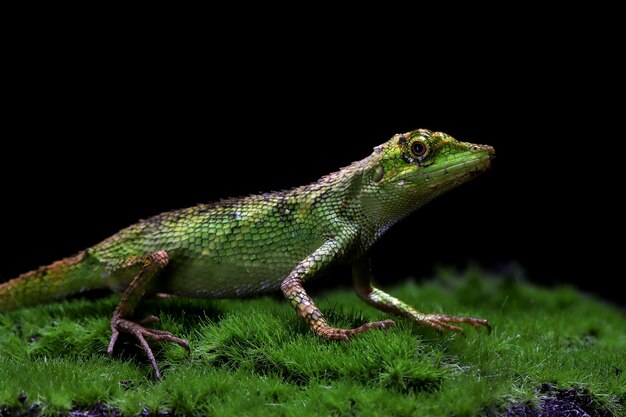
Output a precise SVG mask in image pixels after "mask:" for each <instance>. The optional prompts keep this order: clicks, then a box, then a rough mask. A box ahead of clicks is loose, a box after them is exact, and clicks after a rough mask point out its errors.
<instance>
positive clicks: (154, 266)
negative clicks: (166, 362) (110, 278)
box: [107, 251, 189, 379]
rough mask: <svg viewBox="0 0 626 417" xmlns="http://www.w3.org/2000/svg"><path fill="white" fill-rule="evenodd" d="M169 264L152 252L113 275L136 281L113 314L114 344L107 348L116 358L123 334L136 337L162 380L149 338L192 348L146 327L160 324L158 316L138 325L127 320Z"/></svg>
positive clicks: (160, 253) (164, 254) (161, 254)
mask: <svg viewBox="0 0 626 417" xmlns="http://www.w3.org/2000/svg"><path fill="white" fill-rule="evenodd" d="M168 262H169V257H168V255H167V252H166V251H155V252H149V253H147V254H146V255H143V256H138V257H133V258H130V259H128V260H126V261H124V262H123V263H122V264H121V265H120V266H119V267H118V268H117V270H116V271H115V272H114V274H131V275H133V276H134V277H133V279H132V281H131V282H130V284H129V285H128V287H126V289H125V290H124V292H123V293H122V296H121V298H120V302H119V304H118V305H117V307H116V308H115V311H114V312H113V317H112V318H111V333H112V334H111V341H110V343H109V347H108V348H107V353H108V354H109V355H111V354H113V349H114V348H115V344H116V342H117V339H118V337H119V334H120V332H124V333H128V334H131V335H133V336H134V337H135V338H136V339H137V340H138V341H139V343H140V344H141V347H142V348H143V349H144V351H145V352H146V355H147V356H148V359H149V361H150V364H151V365H152V369H154V374H155V376H156V377H157V379H161V373H160V372H159V367H158V365H157V362H156V359H155V358H154V354H153V353H152V349H151V348H150V345H149V344H148V342H147V341H146V338H148V339H151V340H155V341H166V342H171V343H176V344H177V345H179V346H182V347H183V348H185V349H186V350H189V345H188V344H187V341H186V340H184V339H180V338H178V337H176V336H174V335H173V334H171V333H169V332H165V331H162V330H153V329H147V328H145V327H143V324H150V323H154V322H156V321H158V318H156V317H155V316H148V317H146V318H145V319H143V320H141V321H139V322H134V321H132V320H129V319H128V317H129V316H131V315H132V314H133V311H134V310H135V307H136V306H137V304H139V301H140V300H141V298H142V297H143V296H144V295H145V293H146V290H147V289H148V288H149V286H150V283H151V281H152V279H153V278H154V277H155V276H156V275H157V274H158V273H159V272H160V271H161V270H162V269H163V268H165V267H166V266H167V264H168Z"/></svg>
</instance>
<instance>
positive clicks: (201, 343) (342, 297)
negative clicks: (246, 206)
mask: <svg viewBox="0 0 626 417" xmlns="http://www.w3.org/2000/svg"><path fill="white" fill-rule="evenodd" d="M514 275H515V274H508V275H505V276H489V274H487V273H485V272H482V271H480V270H478V269H470V270H468V271H467V272H466V273H464V274H462V275H457V274H454V273H452V272H450V271H441V272H440V274H439V276H438V277H437V278H436V279H434V280H430V281H422V282H420V283H415V282H412V281H408V282H406V283H404V284H402V285H399V286H395V287H392V288H387V290H389V292H390V293H392V294H393V295H395V296H397V297H399V298H401V299H402V300H404V301H406V302H408V303H409V304H412V305H414V306H415V307H416V308H418V309H420V310H422V311H428V312H441V313H448V314H456V315H468V316H474V317H481V318H488V319H489V320H490V321H491V322H492V324H493V325H494V329H493V332H492V333H491V334H487V332H486V331H484V330H481V331H475V330H474V329H467V332H466V337H463V336H460V335H456V334H451V333H445V334H438V333H437V332H435V331H432V330H430V329H425V328H420V327H418V326H414V325H412V324H411V323H410V322H408V321H407V320H403V319H398V320H396V323H397V326H396V327H394V328H391V329H389V330H388V331H387V332H383V331H370V332H367V333H365V334H362V335H359V336H358V337H355V338H353V339H352V340H351V342H349V343H342V342H328V341H324V340H320V339H318V338H316V337H315V336H314V335H313V334H312V333H311V332H310V331H308V329H307V328H306V327H305V325H304V323H303V322H302V321H301V320H300V319H299V318H298V317H297V316H296V314H295V313H294V312H293V310H292V308H291V306H290V305H289V304H288V303H286V302H284V301H283V300H280V299H279V298H277V297H263V298H259V299H248V300H209V301H201V300H192V301H190V300H182V299H173V300H151V301H146V302H145V303H143V304H142V306H141V309H140V311H138V312H137V314H138V315H142V314H145V315H148V314H153V313H154V314H157V315H159V316H160V317H161V323H160V324H159V325H158V327H159V328H162V329H165V330H169V331H171V332H173V333H174V334H176V335H179V336H183V337H185V338H187V340H188V341H189V343H190V345H191V354H190V355H188V354H186V353H185V352H184V351H183V349H181V348H180V347H178V346H175V345H169V344H161V345H159V344H153V346H154V347H155V354H156V356H157V360H158V361H159V364H160V366H161V370H162V373H163V376H164V378H163V381H161V382H156V381H154V380H153V376H152V372H151V368H150V366H149V364H148V363H147V361H146V358H145V355H144V354H143V352H142V351H141V350H139V349H138V348H137V347H136V346H135V343H134V342H133V341H132V340H130V339H124V343H122V344H120V345H119V347H120V348H121V349H119V351H118V352H117V354H116V355H114V357H112V358H109V357H108V356H107V355H106V353H105V349H106V347H107V344H108V338H109V332H110V330H109V318H110V314H111V312H112V311H113V309H114V307H115V304H116V301H117V297H115V296H111V297H108V298H105V299H102V300H98V301H86V300H73V301H70V302H63V303H56V304H52V305H48V306H41V307H37V308H31V309H25V310H21V311H16V312H13V313H9V314H2V315H0V329H1V332H0V409H1V408H4V409H5V413H7V411H6V410H13V411H18V410H24V409H27V408H28V407H32V406H33V404H38V408H37V410H38V412H40V413H43V414H47V415H54V414H58V413H63V412H67V411H68V410H70V409H72V408H73V407H79V408H89V407H91V406H93V405H94V404H97V403H100V404H106V405H107V406H110V407H112V408H114V409H117V410H118V411H119V412H121V413H122V414H123V415H125V416H132V415H136V414H137V413H141V412H142V410H147V411H148V412H150V413H154V414H157V413H158V412H161V411H170V412H174V413H176V414H178V415H206V416H231V415H238V416H246V415H253V416H259V415H284V416H293V415H298V416H309V415H310V416H357V415H364V416H365V415H381V416H408V415H416V416H494V415H499V414H501V413H503V412H504V410H506V409H508V408H510V407H511V405H512V404H517V405H518V406H519V404H524V403H531V404H532V403H537V402H538V401H539V397H540V390H541V388H540V387H542V386H545V384H550V385H551V386H555V387H557V388H560V389H570V388H574V389H576V390H578V391H584V392H585V393H588V395H590V396H591V398H593V400H594V401H596V402H597V405H598V407H601V408H604V410H607V411H608V412H610V413H612V414H613V415H615V416H625V415H626V373H625V372H624V371H626V353H625V352H626V317H625V316H624V314H623V311H620V309H619V308H616V307H612V306H609V305H606V304H603V303H602V302H600V301H598V300H595V299H593V298H591V297H588V296H585V295H583V294H581V293H579V292H577V291H576V290H574V289H572V288H558V289H545V288H539V287H536V286H532V285H530V284H528V283H525V282H523V281H522V280H519V279H517V278H515V277H514ZM314 296H315V300H316V301H317V304H318V306H319V307H320V308H321V309H322V311H324V312H326V314H327V318H328V321H329V322H330V323H332V324H333V325H336V326H342V327H351V326H357V325H360V324H362V323H363V322H364V321H366V320H378V319H382V318H388V316H386V315H385V314H384V313H380V312H378V311H377V310H375V309H373V308H371V307H369V306H367V305H365V304H364V303H363V302H361V301H360V300H359V299H358V298H357V296H356V295H355V294H354V292H352V291H349V290H347V289H346V290H333V291H328V292H321V293H318V294H314ZM21 394H22V397H21V401H20V398H19V397H20V395H21ZM24 396H26V398H25V401H24ZM22 401H24V403H22ZM144 412H145V411H144ZM609 415H610V414H609Z"/></svg>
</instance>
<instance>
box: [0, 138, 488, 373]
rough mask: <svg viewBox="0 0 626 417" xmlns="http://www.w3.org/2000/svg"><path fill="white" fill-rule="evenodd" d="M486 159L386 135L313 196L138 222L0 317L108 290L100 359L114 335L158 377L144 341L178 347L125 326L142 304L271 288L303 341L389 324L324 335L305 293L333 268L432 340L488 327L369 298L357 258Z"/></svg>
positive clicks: (266, 198)
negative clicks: (349, 274)
mask: <svg viewBox="0 0 626 417" xmlns="http://www.w3.org/2000/svg"><path fill="white" fill-rule="evenodd" d="M494 155H495V153H494V150H493V148H492V147H490V146H485V145H473V144H470V143H465V142H458V141H456V140H455V139H453V138H452V137H450V136H448V135H446V134H444V133H439V132H436V133H433V132H431V131H428V130H423V129H420V130H415V131H412V132H408V133H406V134H399V135H395V136H394V137H393V138H391V139H390V140H389V141H387V142H386V143H384V144H382V145H380V146H378V147H376V148H374V152H373V153H372V154H371V155H370V156H368V157H367V158H365V159H363V160H360V161H357V162H355V163H353V164H352V165H350V166H348V167H345V168H343V169H341V170H340V171H337V172H335V173H332V174H329V175H327V176H325V177H322V178H321V179H320V180H318V181H317V182H315V183H313V184H310V185H306V186H302V187H298V188H294V189H292V190H289V191H283V192H275V193H268V194H260V195H254V196H249V197H245V198H236V199H229V200H224V201H221V202H218V203H213V204H203V205H198V206H195V207H191V208H187V209H183V210H178V211H172V212H168V213H163V214H160V215H157V216H155V217H152V218H150V219H148V220H142V221H140V222H139V223H137V224H135V225H133V226H130V227H128V228H126V229H123V230H122V231H120V232H119V233H117V234H115V235H113V236H112V237H110V238H108V239H106V240H105V241H103V242H101V243H99V244H97V245H95V246H93V247H91V248H89V249H87V250H86V251H85V252H83V253H81V254H79V255H77V256H76V257H74V258H68V259H66V260H63V261H59V262H57V263H55V264H52V265H50V266H48V267H42V268H40V269H39V270H37V271H33V272H29V273H27V274H24V275H22V276H20V277H18V278H16V279H14V280H12V281H9V282H7V283H5V284H2V285H0V311H8V310H12V309H15V308H18V307H21V306H27V305H33V304H37V303H41V302H46V301H53V300H56V299H59V298H62V297H65V296H66V295H68V294H71V293H75V292H80V291H83V290H85V289H90V288H106V287H108V288H110V289H112V290H113V291H115V292H118V293H122V298H121V300H120V304H119V305H118V307H117V309H116V310H115V313H114V315H113V319H112V321H111V327H112V332H113V337H112V339H111V343H110V346H109V352H112V351H113V348H114V346H115V342H116V340H117V335H118V334H119V332H127V333H131V334H133V335H134V336H135V337H136V338H137V339H138V340H139V341H140V342H141V344H142V346H143V347H144V349H145V350H146V352H147V353H148V356H149V357H150V360H151V362H152V365H153V367H154V370H155V373H156V375H157V376H159V372H158V368H157V366H156V361H155V360H154V358H153V355H152V352H151V351H150V348H149V346H148V344H147V343H146V342H145V340H144V336H145V337H149V338H152V339H155V340H167V341H171V342H174V343H178V344H180V345H181V346H184V347H187V345H186V342H185V341H184V340H182V339H178V338H176V337H174V336H173V335H170V334H169V333H166V332H162V331H158V330H148V329H146V328H144V327H143V326H141V325H140V324H137V323H135V322H132V321H130V320H129V318H130V316H131V315H132V312H133V310H134V308H135V306H136V305H137V303H138V302H139V301H140V300H141V298H142V297H143V296H144V294H146V293H166V294H172V295H179V296H188V297H204V298H221V297H239V296H249V295H256V294H262V293H265V292H268V291H272V290H277V289H279V288H280V289H281V290H282V292H283V293H284V295H285V297H286V298H287V299H288V300H289V301H290V302H291V304H292V305H293V306H294V307H295V309H296V311H297V312H298V314H299V315H300V316H301V317H303V318H304V319H305V320H306V321H307V323H308V324H309V326H310V327H311V329H312V330H313V331H314V332H315V333H316V334H318V335H320V336H322V337H325V338H328V339H347V338H348V337H349V336H351V335H353V334H356V333H360V332H362V331H365V330H367V329H370V328H375V327H378V328H381V327H386V326H389V325H391V324H393V322H392V321H391V320H383V321H380V322H374V323H367V324H365V325H363V326H361V327H359V328H357V329H336V328H333V327H330V326H329V325H328V323H327V322H326V320H325V319H324V317H323V314H322V313H321V312H320V310H319V309H318V308H317V307H316V306H315V304H314V303H313V301H312V300H311V298H310V297H309V296H308V295H307V294H306V291H305V290H304V288H303V284H304V283H305V282H306V281H308V280H310V279H312V278H315V277H317V276H319V275H320V274H321V273H322V272H323V271H325V270H326V269H328V268H329V267H331V266H333V265H336V264H338V263H341V262H353V263H354V264H355V268H354V278H355V284H356V288H357V290H358V292H359V295H360V296H361V297H362V298H363V299H364V300H365V301H367V302H368V303H370V304H371V305H373V306H375V307H377V308H379V309H381V310H384V311H388V312H391V313H393V314H396V315H400V316H404V317H408V318H410V319H411V320H413V321H415V322H417V323H420V324H424V325H429V326H432V327H435V328H437V329H440V330H441V329H449V330H455V331H461V329H460V328H459V327H457V326H454V325H452V324H450V323H467V324H471V325H474V326H481V325H484V326H488V323H487V322H486V321H485V320H479V319H472V318H461V317H451V316H443V315H432V314H423V313H420V312H418V311H416V310H415V309H413V308H412V307H410V306H408V305H406V304H405V303H403V302H402V301H400V300H397V299H396V298H394V297H392V296H390V295H388V294H385V293H384V292H382V291H380V290H378V289H376V288H374V287H372V286H371V285H370V284H369V271H367V268H365V267H364V266H363V265H364V263H363V262H364V261H363V255H364V254H365V253H366V251H367V249H368V248H369V247H370V246H372V244H374V242H375V241H376V240H377V239H378V238H379V237H380V236H381V235H382V234H383V233H384V232H385V231H386V230H387V229H388V228H389V227H390V226H392V225H393V224H394V223H396V222H398V221H399V220H401V219H402V218H404V217H406V216H407V215H408V214H410V213H411V212H412V211H414V210H416V209H417V208H419V207H421V206H423V205H424V204H426V203H427V202H428V201H430V200H431V199H433V198H435V197H437V196H438V195H440V194H442V193H444V192H446V191H447V190H450V189H451V188H454V187H456V186H458V185H460V184H462V183H464V182H466V181H468V180H469V179H471V178H473V177H474V176H475V175H476V174H478V173H480V172H483V171H484V170H486V169H487V168H488V167H489V166H490V161H491V159H492V158H493V156H494ZM155 320H156V318H152V317H151V318H148V319H146V320H144V322H143V323H147V322H152V321H155Z"/></svg>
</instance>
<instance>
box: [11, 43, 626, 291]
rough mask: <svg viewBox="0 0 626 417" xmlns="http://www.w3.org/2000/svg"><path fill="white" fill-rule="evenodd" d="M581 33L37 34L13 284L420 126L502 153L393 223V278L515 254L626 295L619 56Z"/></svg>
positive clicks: (15, 172)
mask: <svg viewBox="0 0 626 417" xmlns="http://www.w3.org/2000/svg"><path fill="white" fill-rule="evenodd" d="M554 39H555V38H553V39H552V40H554ZM572 40H573V42H572V43H571V45H568V44H565V43H559V45H558V47H555V46H554V45H553V44H551V43H548V44H547V46H546V44H545V43H544V42H543V41H541V42H532V41H529V42H531V43H530V44H528V45H527V44H525V42H526V41H525V40H523V39H521V40H520V39H516V38H511V39H510V40H509V41H505V42H504V45H506V47H505V48H501V47H499V46H494V47H493V48H490V49H489V50H487V51H484V52H480V51H478V50H477V49H476V48H475V47H476V45H478V44H481V40H480V39H478V40H476V41H469V42H466V43H462V44H459V45H449V46H450V48H449V49H443V50H440V51H425V50H423V49H420V48H418V46H419V45H414V46H415V48H413V47H410V48H409V47H406V48H401V49H400V50H398V51H395V50H394V51H390V50H388V48H387V45H385V44H383V45H378V46H376V45H375V43H368V42H365V44H364V45H361V46H358V45H356V44H352V43H350V42H348V43H340V44H333V46H334V48H329V47H328V45H329V44H327V43H322V44H318V43H317V41H315V40H310V41H309V42H308V43H307V44H306V45H300V46H299V47H298V48H296V49H291V48H289V47H288V46H282V47H276V44H275V42H273V40H272V39H269V40H268V39H265V38H263V40H255V39H250V38H247V39H246V40H245V42H242V43H238V44H235V45H229V46H225V45H221V44H220V43H219V42H215V41H214V40H212V41H210V40H207V42H206V43H204V42H200V43H193V44H192V45H191V46H188V45H187V46H183V45H182V44H181V43H180V42H178V43H177V42H168V41H166V40H165V39H157V40H154V39H149V40H147V39H143V40H142V39H139V40H134V41H132V42H129V43H128V44H126V45H123V47H119V48H118V46H121V44H122V43H123V42H119V41H118V42H116V43H115V45H116V47H115V48H114V47H111V46H110V45H109V41H108V40H107V39H99V40H97V41H95V42H94V43H87V44H82V43H78V44H74V43H71V44H70V45H69V46H68V45H66V44H64V43H63V42H60V43H59V42H54V41H52V42H48V41H46V40H45V39H41V38H38V39H36V40H35V41H33V42H32V43H31V46H34V48H33V49H29V50H28V51H27V52H23V51H22V52H17V51H15V53H16V55H15V56H16V57H17V58H16V59H14V60H13V61H12V63H11V68H10V69H11V72H12V76H11V77H10V78H9V79H8V82H7V86H8V87H9V88H10V90H11V91H10V95H8V96H7V97H8V98H7V104H8V107H9V109H8V110H7V112H6V114H5V116H6V125H5V129H4V130H5V133H4V134H3V136H4V140H5V145H4V146H5V147H6V148H5V150H4V151H3V152H2V153H1V164H0V175H1V178H2V190H1V193H2V213H3V215H2V218H3V233H2V240H1V242H0V244H1V245H2V246H1V248H0V249H1V251H2V252H1V253H2V254H3V256H2V259H3V260H2V263H1V264H0V280H2V279H9V278H12V277H14V276H16V275H18V274H19V273H21V272H24V271H26V270H29V269H33V268H35V267H37V266H39V265H41V264H47V263H49V262H52V261H54V260H56V259H58V258H62V257H65V256H69V255H71V254H73V253H75V252H76V251H78V250H81V249H84V248H86V247H88V246H90V245H92V244H95V243H97V242H98V241H100V240H102V239H104V238H106V237H107V236H109V235H111V234H112V233H114V232H116V231H117V230H118V229H120V228H122V227H125V226H127V225H129V224H131V223H133V222H135V221H136V220H137V219H139V218H145V217H148V216H150V215H153V214H157V213H159V212H161V211H164V210H169V209H175V208H180V207H185V206H189V205H193V204H196V203H199V202H208V201H212V200H216V199H219V198H222V197H230V196H237V195H246V194H249V193H255V192H259V191H270V190H278V189H283V188H289V187H292V186H296V185H301V184H303V183H307V182H311V181H314V180H316V179H317V178H319V177H320V176H322V175H324V174H326V173H328V172H331V171H334V170H336V169H338V168H339V167H342V166H345V165H347V164H349V163H350V162H352V161H354V160H356V159H361V158H363V157H365V156H367V155H369V154H370V153H371V151H372V148H373V147H374V146H375V145H378V144H380V143H382V142H384V141H386V140H387V139H388V138H389V137H391V136H392V135H393V134H395V133H398V132H405V131H408V130H412V129H415V128H420V127H423V128H429V129H432V130H441V131H445V132H446V133H449V134H451V135H453V136H454V137H456V138H458V139H460V140H464V141H470V142H476V143H486V144H490V145H493V146H494V147H495V148H496V151H497V158H496V160H495V161H494V167H493V169H492V170H491V171H490V172H488V173H487V174H485V175H483V176H482V177H480V178H478V179H476V180H475V181H474V182H473V183H470V184H466V185H465V186H463V187H461V188H459V189H457V190H454V191H453V192H451V193H449V194H448V195H445V196H442V197H441V198H439V199H438V200H436V201H434V202H433V203H431V204H430V205H429V206H427V207H425V208H424V209H422V210H420V211H419V212H418V213H417V214H415V215H413V216H411V217H410V218H409V219H407V220H405V221H403V222H401V223H400V224H398V225H397V226H395V227H394V228H392V229H391V230H390V231H389V232H388V233H387V235H386V236H384V237H383V239H382V240H381V241H380V242H379V243H378V244H377V245H376V247H375V248H374V249H373V251H372V257H373V264H374V269H375V271H376V273H377V276H378V279H379V281H382V282H386V281H393V280H398V279H404V278H406V277H407V276H417V277H426V276H429V275H430V274H432V271H433V268H434V267H435V266H437V265H456V266H459V267H463V266H464V265H467V264H468V262H476V263H478V264H480V265H482V266H484V267H486V268H490V269H493V270H495V271H498V270H502V269H506V268H507V265H509V264H510V263H511V262H517V263H519V264H520V265H521V266H522V267H523V268H524V269H526V271H527V275H528V277H529V278H530V279H532V280H534V281H537V282H541V283H543V284H546V285H551V284H553V283H555V282H561V283H572V284H574V285H576V286H578V287H580V288H583V289H585V290H587V291H590V292H593V293H596V294H599V295H601V296H603V297H604V298H608V299H611V300H613V301H617V302H618V303H623V302H624V296H623V294H622V293H620V292H619V291H618V290H617V289H616V285H617V284H616V283H618V282H619V281H620V280H622V276H623V272H622V271H621V270H620V269H617V265H618V264H619V261H620V259H619V257H620V256H622V255H621V254H622V252H623V250H621V248H620V246H619V244H609V243H607V242H608V241H609V240H610V239H613V238H615V237H619V236H621V235H620V234H619V232H618V229H619V228H621V227H622V223H623V222H621V221H617V220H616V219H617V218H618V217H617V216H616V214H617V212H618V209H617V207H616V204H615V203H614V199H613V197H612V196H614V195H616V194H617V193H619V188H618V187H616V186H615V185H614V183H615V182H617V181H616V171H617V170H618V169H619V167H618V166H617V165H615V164H613V163H611V162H608V161H609V159H610V156H611V154H612V153H614V152H615V153H616V152H617V149H616V146H617V145H616V144H617V143H618V142H619V141H620V140H621V138H622V137H623V134H622V133H621V132H619V131H615V130H612V129H611V128H610V127H609V123H610V122H612V121H614V120H615V117H616V116H615V113H616V110H614V109H613V108H612V106H606V104H605V100H606V97H607V95H608V96H611V95H612V89H613V84H612V81H611V74H610V72H611V67H612V66H611V64H610V62H608V61H607V57H606V56H605V55H604V53H603V52H602V51H598V50H595V49H594V48H582V49H581V43H579V42H577V41H576V38H574V39H572ZM457 41H459V42H460V41H461V40H460V39H459V40H457ZM474 42H475V43H474ZM87 45H88V46H89V48H87V47H86V46H87ZM550 45H552V46H550ZM9 144H10V146H9ZM619 238H620V239H621V237H619ZM344 272H346V271H344ZM344 275H345V274H338V275H337V279H338V280H339V281H343V282H345V283H349V277H348V276H344Z"/></svg>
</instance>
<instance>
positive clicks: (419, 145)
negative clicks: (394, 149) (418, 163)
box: [411, 140, 428, 156]
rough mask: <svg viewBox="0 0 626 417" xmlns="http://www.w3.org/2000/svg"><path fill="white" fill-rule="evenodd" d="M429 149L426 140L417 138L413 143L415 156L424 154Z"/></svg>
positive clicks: (412, 148) (412, 149) (412, 147)
mask: <svg viewBox="0 0 626 417" xmlns="http://www.w3.org/2000/svg"><path fill="white" fill-rule="evenodd" d="M427 150H428V148H427V147H426V144H425V143H424V142H420V141H418V140H416V141H415V142H413V143H412V144H411V152H412V153H413V155H415V156H424V154H425V153H426V151H427Z"/></svg>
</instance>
